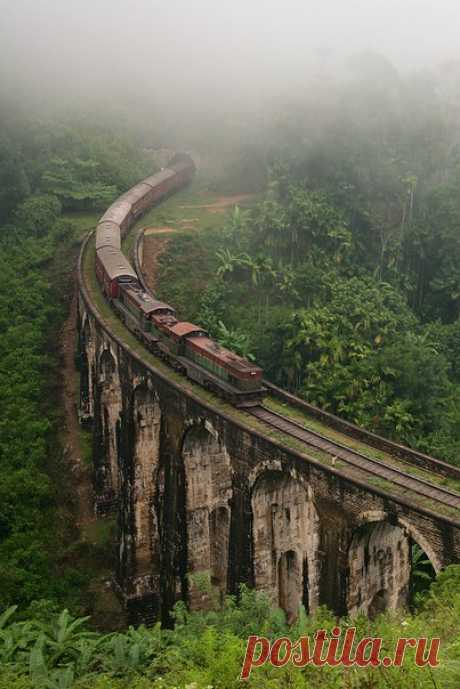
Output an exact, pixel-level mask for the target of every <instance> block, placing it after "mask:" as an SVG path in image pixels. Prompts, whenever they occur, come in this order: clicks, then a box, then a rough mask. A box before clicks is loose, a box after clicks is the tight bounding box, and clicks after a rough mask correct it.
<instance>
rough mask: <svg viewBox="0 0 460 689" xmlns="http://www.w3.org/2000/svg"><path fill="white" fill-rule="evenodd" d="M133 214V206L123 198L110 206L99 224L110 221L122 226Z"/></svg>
mask: <svg viewBox="0 0 460 689" xmlns="http://www.w3.org/2000/svg"><path fill="white" fill-rule="evenodd" d="M130 212H131V204H130V203H129V202H128V201H125V200H124V199H123V198H121V199H118V200H117V201H115V203H112V205H111V206H109V207H108V208H107V210H106V212H105V213H104V215H103V216H102V218H101V219H100V221H99V223H102V222H106V221H110V222H114V223H116V224H117V225H121V224H122V223H123V222H124V220H126V217H127V216H128V215H129V214H130Z"/></svg>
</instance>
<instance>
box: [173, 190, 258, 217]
mask: <svg viewBox="0 0 460 689" xmlns="http://www.w3.org/2000/svg"><path fill="white" fill-rule="evenodd" d="M251 196H253V194H235V195H234V196H219V198H218V199H217V200H216V201H214V202H213V203H208V204H204V205H197V204H194V205H192V206H180V207H181V208H205V209H206V210H208V211H210V213H223V212H224V210H225V209H226V208H228V206H236V205H238V204H239V203H241V202H242V201H247V200H248V199H250V198H251Z"/></svg>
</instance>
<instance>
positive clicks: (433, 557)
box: [398, 519, 444, 574]
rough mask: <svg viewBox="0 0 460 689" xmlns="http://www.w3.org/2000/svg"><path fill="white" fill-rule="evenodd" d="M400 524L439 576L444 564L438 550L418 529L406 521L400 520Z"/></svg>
mask: <svg viewBox="0 0 460 689" xmlns="http://www.w3.org/2000/svg"><path fill="white" fill-rule="evenodd" d="M398 524H400V525H401V528H402V529H404V531H405V532H406V533H407V534H408V536H409V537H410V538H411V539H412V541H414V542H415V543H417V544H418V545H419V546H420V548H421V549H422V550H423V551H424V552H425V553H426V555H427V557H428V558H429V560H430V562H431V564H432V565H433V569H434V571H435V572H436V574H439V572H440V571H441V570H442V569H443V567H444V564H443V562H442V560H441V558H440V557H439V555H438V553H437V552H436V550H435V549H434V548H433V546H432V545H431V543H430V542H429V540H428V539H427V538H425V536H424V535H423V534H421V533H420V532H419V531H418V529H416V528H415V527H414V526H413V525H412V524H411V523H410V522H408V521H407V520H406V519H398Z"/></svg>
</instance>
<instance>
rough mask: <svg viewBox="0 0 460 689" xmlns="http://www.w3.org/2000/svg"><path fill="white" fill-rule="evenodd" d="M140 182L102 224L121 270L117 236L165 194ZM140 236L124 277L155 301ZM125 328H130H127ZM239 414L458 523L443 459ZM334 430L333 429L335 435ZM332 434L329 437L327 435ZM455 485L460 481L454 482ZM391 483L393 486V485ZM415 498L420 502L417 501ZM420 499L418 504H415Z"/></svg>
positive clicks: (288, 419)
mask: <svg viewBox="0 0 460 689" xmlns="http://www.w3.org/2000/svg"><path fill="white" fill-rule="evenodd" d="M162 174H163V173H162ZM164 174H166V173H164ZM152 180H153V178H152ZM147 181H148V180H147ZM144 182H145V180H144ZM145 186H148V185H146V184H143V183H140V184H139V185H138V187H139V188H140V187H142V189H141V192H142V193H141V192H139V194H140V201H139V200H137V201H135V200H134V201H133V205H132V206H131V211H129V214H128V215H126V213H127V212H128V211H127V210H126V209H124V207H123V212H124V214H125V215H126V218H125V217H124V216H123V218H124V219H123V221H122V222H121V221H120V220H118V219H117V223H115V222H113V223H112V224H113V225H114V227H113V228H108V229H110V230H111V232H112V234H113V236H114V238H115V239H116V242H117V244H116V247H115V249H116V250H117V252H118V256H119V257H120V260H122V261H124V262H126V266H125V272H127V271H128V268H129V269H130V270H131V271H132V268H131V266H130V265H129V263H128V261H127V259H126V257H125V256H124V255H123V253H122V252H121V242H120V240H121V237H123V236H125V235H126V233H127V230H128V229H129V227H130V226H131V225H132V224H134V221H135V220H136V219H137V217H138V216H139V215H140V214H141V213H142V212H145V210H146V208H148V207H150V206H151V205H155V204H156V203H158V202H159V201H160V200H161V195H163V196H164V195H165V194H164V193H163V192H162V194H159V193H157V192H155V193H156V196H155V194H153V196H155V198H153V196H152V192H151V191H149V192H148V193H147V194H146V192H145V190H144V189H143V187H145ZM153 186H154V185H153ZM157 186H158V185H157ZM138 187H134V188H133V189H132V190H129V191H128V192H126V193H125V194H124V195H123V197H121V198H120V199H119V200H118V201H117V202H115V204H113V206H112V207H111V209H109V211H107V213H106V214H105V216H104V217H103V218H102V220H101V221H100V226H99V227H103V228H104V230H106V229H107V228H105V225H108V222H109V221H107V219H105V218H106V216H107V215H108V213H109V212H110V211H112V208H117V207H118V206H117V204H118V205H120V204H123V203H124V204H125V205H126V203H127V200H128V199H129V198H130V194H131V195H133V194H135V190H136V189H137V188H138ZM154 190H155V186H154ZM171 191H173V190H171ZM136 203H137V204H139V203H140V204H141V205H140V206H139V208H137V207H136ZM104 219H105V220H104ZM98 232H99V234H98V235H97V238H96V239H97V240H99V241H102V240H103V239H104V238H105V234H104V233H103V232H102V230H99V229H98ZM109 239H110V237H109ZM141 239H142V230H140V231H139V234H138V237H137V240H136V242H135V246H134V250H133V251H132V253H133V259H134V261H133V263H134V271H132V273H131V274H130V275H131V276H132V277H134V278H135V279H136V280H138V282H139V284H140V285H141V287H142V289H143V290H144V291H145V292H144V293H146V294H147V295H149V298H151V299H155V297H154V295H153V294H152V293H151V292H150V290H149V289H148V286H147V284H146V282H145V280H144V276H143V269H142V268H143V266H142V261H141V259H140V244H141ZM117 247H118V248H117ZM96 249H97V242H96ZM100 255H102V254H100ZM99 259H100V256H99ZM117 260H118V259H117ZM100 282H102V280H100ZM100 287H102V284H100ZM117 289H118V288H117ZM101 291H103V292H104V291H106V290H105V289H102V290H101ZM168 308H171V307H168ZM117 315H118V318H120V315H119V314H117ZM122 320H123V319H122ZM129 329H130V330H132V328H129ZM136 335H137V333H136ZM138 339H139V337H138ZM141 339H142V338H141ZM144 346H145V344H144ZM147 350H148V347H147ZM266 387H267V388H268V390H267V391H266V392H267V395H270V396H271V395H272V394H273V399H274V400H275V399H276V398H279V397H280V394H279V393H282V395H283V397H282V398H284V399H285V400H286V401H288V403H289V405H290V407H292V409H294V408H296V407H311V405H308V404H306V403H303V402H302V401H301V400H299V399H298V398H295V397H293V396H292V395H290V394H289V393H285V392H284V391H281V390H279V389H277V388H276V387H275V386H271V385H270V384H267V386H266ZM272 387H273V391H270V388H272ZM291 398H292V399H291ZM293 400H294V402H293ZM254 402H255V400H254ZM316 412H320V410H316ZM240 413H243V414H244V415H245V416H246V415H248V417H251V418H253V419H255V420H257V422H259V424H262V425H265V426H266V427H268V428H270V429H271V430H272V431H275V432H278V433H281V434H282V435H283V436H284V438H281V439H280V443H281V444H285V445H287V442H286V440H287V439H288V438H292V439H294V440H295V441H297V443H299V444H300V447H299V446H298V448H297V449H299V450H300V452H301V453H302V454H307V455H308V451H310V457H314V456H315V453H316V456H318V455H320V461H322V463H323V464H324V466H325V468H326V469H327V470H329V471H332V472H333V473H336V474H337V473H339V474H342V475H343V476H344V477H348V478H354V479H355V480H359V481H360V482H361V483H364V484H365V485H367V486H368V488H369V490H371V491H372V490H374V491H375V490H377V489H379V488H380V491H382V490H383V491H384V492H386V493H387V494H388V497H396V498H399V499H401V497H403V498H406V499H407V498H408V497H411V498H412V499H415V497H416V496H418V498H419V499H418V503H419V507H421V508H422V509H423V508H426V507H428V506H429V507H431V509H432V510H434V511H436V510H439V511H440V512H444V513H445V514H446V515H447V514H448V515H449V516H450V518H454V519H455V520H456V522H458V523H460V492H455V491H454V490H452V489H451V488H450V487H446V486H445V485H441V483H439V481H440V480H446V479H447V480H450V479H452V480H454V481H457V482H458V481H459V479H460V471H459V470H458V469H457V468H456V467H453V466H451V465H447V464H445V463H443V462H440V461H438V460H435V459H434V458H431V457H428V456H424V455H421V453H417V452H415V451H414V452H412V451H411V450H408V449H406V448H402V447H401V446H398V445H396V444H394V443H392V442H391V441H386V440H385V439H383V438H380V439H379V438H378V437H377V436H373V438H375V439H377V441H378V443H380V445H379V444H375V442H374V441H372V440H370V439H369V438H370V436H372V434H370V433H367V432H366V431H364V430H362V429H358V428H357V427H354V431H357V432H358V435H357V433H356V432H350V430H349V429H348V430H347V427H349V428H352V424H347V422H342V421H340V419H338V418H336V417H331V415H327V414H326V416H329V417H331V418H332V419H333V421H334V422H339V423H340V424H341V426H342V427H341V428H340V429H339V431H338V433H337V430H336V429H337V423H335V425H334V422H333V423H329V422H328V421H327V420H324V419H323V420H322V425H321V426H320V430H321V431H323V432H319V431H318V430H314V429H312V428H311V427H307V425H303V424H302V423H301V421H299V420H296V419H295V418H292V415H291V416H286V415H284V414H282V413H279V412H277V411H274V410H273V409H269V408H268V407H267V406H264V404H263V402H262V400H259V401H257V402H255V404H254V405H253V406H248V407H247V408H244V409H243V408H240ZM320 413H322V412H320ZM317 416H318V414H316V417H317ZM310 417H311V419H312V420H313V419H315V414H314V413H313V414H312V412H311V409H310V410H306V423H307V424H308V419H310ZM248 420H249V419H248ZM248 428H250V424H248ZM259 428H260V426H259ZM328 430H330V431H331V435H330V436H328V435H327V434H326V433H327V431H328ZM334 430H336V432H335V433H334ZM359 433H361V434H362V436H363V437H361V438H359ZM334 435H335V438H334V437H333V436H334ZM337 435H339V438H340V437H341V438H343V439H344V440H345V443H346V442H347V439H348V438H350V440H351V439H352V438H355V439H356V438H357V437H358V438H359V441H360V444H361V449H364V450H365V449H366V448H367V447H369V448H371V447H373V448H374V451H375V449H377V448H379V447H381V446H382V443H383V444H386V447H385V455H386V458H385V459H381V458H377V457H372V456H369V455H368V454H364V453H363V452H361V451H359V450H357V449H355V448H353V447H350V446H348V445H347V444H344V443H342V442H340V440H337ZM302 448H305V451H303V450H302ZM401 450H403V451H404V453H405V455H404V456H401V455H400V454H399V453H400V451H401ZM374 454H375V452H374ZM398 454H399V456H398ZM307 459H308V456H307ZM344 465H346V466H344ZM417 474H418V475H417ZM379 482H382V483H383V488H382V486H381V485H379ZM454 485H455V483H454ZM458 485H460V483H459V484H458ZM392 486H394V488H393V489H392ZM456 487H457V486H456ZM420 498H421V499H422V501H420ZM420 502H422V504H421V505H420Z"/></svg>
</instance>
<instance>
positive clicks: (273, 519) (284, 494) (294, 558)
mask: <svg viewBox="0 0 460 689" xmlns="http://www.w3.org/2000/svg"><path fill="white" fill-rule="evenodd" d="M251 506H252V514H253V529H252V538H253V558H254V578H255V585H256V588H257V589H259V590H263V591H265V592H266V593H267V594H268V595H269V596H270V598H271V600H272V601H273V604H274V605H279V606H280V607H281V608H282V609H283V610H284V611H285V613H286V615H287V618H288V620H289V622H292V621H293V620H294V619H295V617H296V616H297V614H298V610H299V606H300V604H303V605H304V606H305V607H306V608H307V609H308V608H309V609H310V610H314V609H315V607H316V606H317V604H318V555H317V553H318V543H319V528H318V523H319V520H318V516H317V513H316V510H315V507H314V505H313V503H312V501H311V500H310V498H309V495H308V489H307V487H306V486H305V485H304V484H303V483H302V482H301V481H299V480H296V479H294V478H292V477H291V476H289V475H286V474H283V473H282V472H280V471H267V472H265V473H264V474H262V475H261V476H260V477H259V478H258V479H257V481H256V483H255V486H254V489H253V493H252V498H251Z"/></svg>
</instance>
